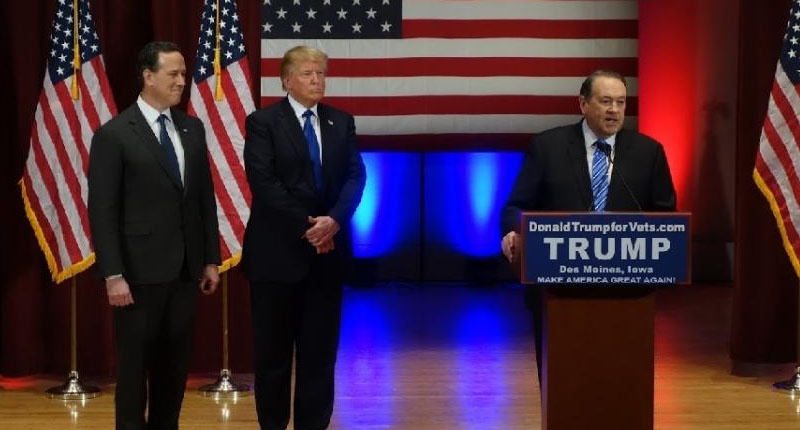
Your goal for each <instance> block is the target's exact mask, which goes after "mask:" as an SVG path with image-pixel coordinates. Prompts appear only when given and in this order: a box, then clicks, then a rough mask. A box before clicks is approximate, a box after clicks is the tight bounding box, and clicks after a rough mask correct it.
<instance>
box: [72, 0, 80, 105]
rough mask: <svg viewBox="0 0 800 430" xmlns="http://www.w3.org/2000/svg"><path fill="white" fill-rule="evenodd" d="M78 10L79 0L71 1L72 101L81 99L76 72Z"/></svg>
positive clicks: (78, 40)
mask: <svg viewBox="0 0 800 430" xmlns="http://www.w3.org/2000/svg"><path fill="white" fill-rule="evenodd" d="M79 8H80V0H73V2H72V13H73V17H72V18H73V19H72V25H73V29H72V39H73V46H72V53H73V55H72V86H71V87H70V95H71V96H72V100H78V99H79V98H80V97H81V94H80V87H79V86H78V72H79V71H80V70H81V51H80V47H81V44H80V40H81V38H80V34H79V31H80V23H79V22H78V17H79V16H80V14H78V9H79Z"/></svg>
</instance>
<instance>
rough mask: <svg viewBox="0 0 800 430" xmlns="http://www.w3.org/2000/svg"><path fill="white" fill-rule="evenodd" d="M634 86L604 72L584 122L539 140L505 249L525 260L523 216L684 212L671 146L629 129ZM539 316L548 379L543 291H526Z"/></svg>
mask: <svg viewBox="0 0 800 430" xmlns="http://www.w3.org/2000/svg"><path fill="white" fill-rule="evenodd" d="M626 99H627V85H626V82H625V78H624V77H623V76H622V75H620V74H619V73H617V72H614V71H611V70H597V71H595V72H593V73H592V74H590V75H589V76H588V77H587V78H586V79H585V80H584V82H583V84H582V85H581V88H580V95H579V97H578V101H579V105H580V109H581V112H582V114H583V119H582V120H581V121H580V122H578V123H577V124H572V125H566V126H562V127H557V128H553V129H550V130H546V131H543V132H542V133H540V134H538V135H536V136H535V137H534V138H533V139H532V142H531V144H530V147H529V148H528V151H527V153H526V155H525V159H524V162H523V164H522V168H521V170H520V172H519V175H518V177H517V179H516V182H515V183H514V187H513V189H512V191H511V194H510V196H509V198H508V201H507V202H506V205H505V207H504V208H503V212H502V214H501V222H502V232H503V234H504V236H503V238H502V250H503V254H504V255H505V256H506V258H508V260H509V261H510V262H512V263H518V262H519V258H520V256H519V251H520V246H521V236H520V232H519V231H518V230H519V223H520V214H521V212H523V211H557V212H588V211H618V212H642V211H646V212H666V211H674V210H675V207H676V198H675V188H674V186H673V183H672V177H671V175H670V171H669V166H668V165H667V158H666V156H665V154H664V148H663V147H662V146H661V144H660V143H659V142H657V141H655V140H654V139H652V138H650V137H648V136H645V135H643V134H641V133H638V132H636V131H634V130H628V129H623V128H622V126H623V123H624V120H625V105H626ZM525 300H526V305H527V307H528V308H529V309H530V310H531V312H532V314H533V323H534V337H535V343H536V361H537V370H538V373H539V378H540V382H541V376H542V324H543V310H542V305H543V293H542V289H541V288H539V287H529V288H527V290H526V299H525Z"/></svg>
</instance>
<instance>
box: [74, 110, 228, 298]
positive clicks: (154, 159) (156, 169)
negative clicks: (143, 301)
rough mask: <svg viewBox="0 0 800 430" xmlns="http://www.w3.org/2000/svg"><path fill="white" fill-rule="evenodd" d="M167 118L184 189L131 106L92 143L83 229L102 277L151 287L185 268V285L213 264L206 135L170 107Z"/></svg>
mask: <svg viewBox="0 0 800 430" xmlns="http://www.w3.org/2000/svg"><path fill="white" fill-rule="evenodd" d="M171 115H172V119H173V122H174V124H175V128H176V130H177V131H178V133H179V134H180V138H181V143H182V145H183V150H184V158H185V173H184V182H185V183H184V184H183V185H181V182H180V179H179V178H178V177H176V176H175V174H174V173H172V171H171V170H170V168H169V165H168V164H167V163H168V162H167V160H166V158H165V156H164V154H163V153H162V151H161V148H160V144H159V141H158V139H157V138H156V136H155V135H154V134H153V131H152V129H151V128H150V126H149V125H148V124H147V121H146V120H145V118H144V116H143V115H142V113H141V111H140V110H139V107H138V106H137V105H136V104H135V103H134V104H133V105H132V106H130V107H129V108H128V109H126V110H125V111H123V112H122V113H120V114H119V115H117V116H116V117H115V118H113V119H111V120H110V121H109V122H107V123H106V124H104V125H103V126H102V127H100V128H99V129H98V130H97V132H96V133H95V135H94V137H93V138H92V146H91V150H90V155H89V177H88V181H89V224H90V227H91V232H92V242H93V244H94V248H95V253H96V257H97V267H98V270H99V272H100V274H101V275H103V276H108V275H113V274H118V273H121V274H123V275H124V276H125V279H126V280H127V281H128V283H130V284H157V283H164V282H170V281H174V280H177V279H178V278H179V277H180V275H181V270H182V269H183V266H184V262H185V264H186V269H187V270H188V274H189V276H191V277H192V279H199V278H200V276H201V275H202V271H203V267H204V266H205V265H206V264H219V263H220V250H219V229H218V225H217V211H216V203H215V200H214V187H213V183H212V181H211V173H210V170H209V164H208V150H207V148H206V140H205V130H204V128H203V124H202V122H200V120H198V119H197V118H194V117H191V116H188V115H186V114H185V113H183V112H181V111H179V110H177V109H172V111H171Z"/></svg>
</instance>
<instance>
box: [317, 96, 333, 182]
mask: <svg viewBox="0 0 800 430" xmlns="http://www.w3.org/2000/svg"><path fill="white" fill-rule="evenodd" d="M317 113H318V114H319V128H320V137H321V139H322V142H321V143H322V145H321V146H322V177H323V179H326V178H327V175H326V174H325V173H326V172H327V171H328V170H329V169H330V167H331V166H330V164H331V162H332V161H333V156H332V155H331V152H333V150H334V149H335V145H334V144H333V142H331V137H332V136H335V135H336V134H335V133H334V131H333V130H334V126H335V125H334V123H333V121H332V120H331V119H330V115H329V114H328V108H327V107H326V106H325V105H323V104H319V105H318V106H317ZM326 137H328V139H327V140H326ZM326 162H327V163H326ZM326 166H328V169H326ZM326 183H328V181H326V180H323V184H326Z"/></svg>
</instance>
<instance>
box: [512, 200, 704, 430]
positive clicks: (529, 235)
mask: <svg viewBox="0 0 800 430" xmlns="http://www.w3.org/2000/svg"><path fill="white" fill-rule="evenodd" d="M521 231H522V232H523V234H522V238H523V243H522V259H521V262H522V267H521V278H522V283H524V284H531V285H532V286H531V287H529V288H543V289H544V291H543V321H544V322H543V328H542V330H543V333H542V334H543V337H542V347H543V348H542V349H543V351H542V357H543V363H542V378H541V381H540V384H541V388H542V428H543V429H546V430H582V429H586V430H589V429H591V430H606V429H608V430H612V429H613V430H619V429H625V430H640V429H642V430H644V429H647V430H652V429H653V412H654V370H655V365H654V358H655V357H654V328H655V322H654V321H655V297H654V291H655V288H656V287H658V286H669V285H675V284H682V283H688V282H689V281H690V279H691V276H690V269H689V268H690V264H689V261H690V260H689V256H690V252H689V246H690V215H689V214H685V213H551V212H548V213H537V212H526V213H523V216H522V229H521Z"/></svg>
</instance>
